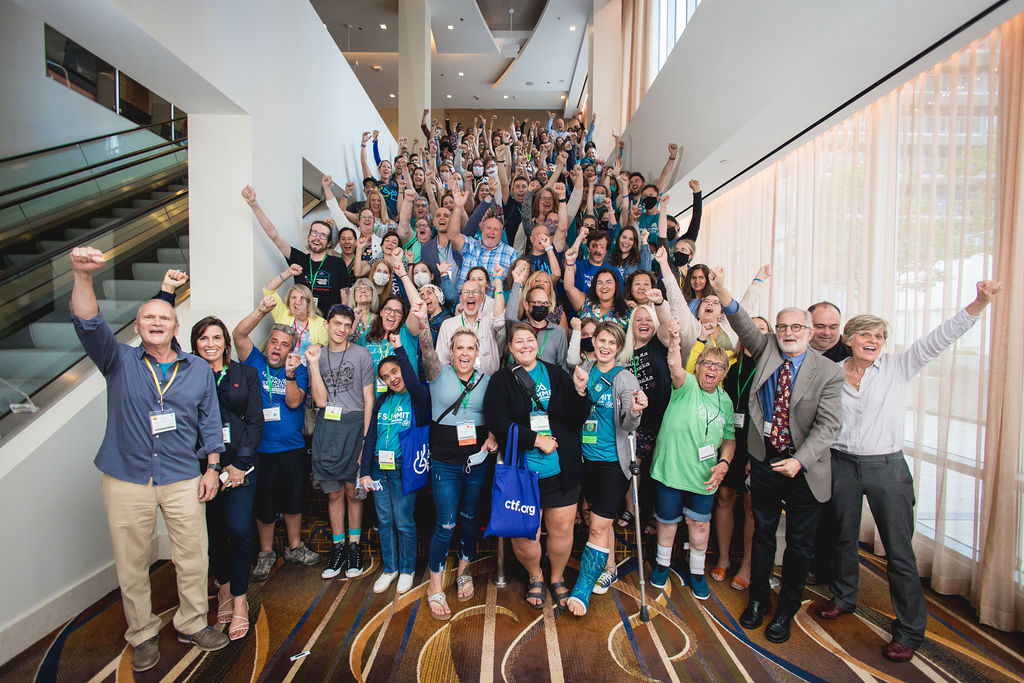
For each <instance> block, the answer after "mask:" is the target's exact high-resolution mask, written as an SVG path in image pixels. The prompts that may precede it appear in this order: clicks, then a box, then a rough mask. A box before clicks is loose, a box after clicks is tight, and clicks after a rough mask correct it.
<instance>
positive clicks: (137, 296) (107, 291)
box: [103, 277, 163, 305]
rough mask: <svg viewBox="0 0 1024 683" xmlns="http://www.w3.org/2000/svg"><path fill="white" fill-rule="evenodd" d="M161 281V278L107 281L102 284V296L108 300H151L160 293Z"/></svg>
mask: <svg viewBox="0 0 1024 683" xmlns="http://www.w3.org/2000/svg"><path fill="white" fill-rule="evenodd" d="M162 281H163V278H162V277H161V279H160V280H107V281H106V282H104V283H103V295H104V296H105V297H106V298H108V299H115V298H116V299H120V300H122V301H123V300H129V301H135V302H141V301H145V300H146V299H152V298H153V295H155V294H156V293H157V292H159V291H160V283H161V282H162ZM136 305H137V304H136Z"/></svg>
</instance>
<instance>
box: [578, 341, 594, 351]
mask: <svg viewBox="0 0 1024 683" xmlns="http://www.w3.org/2000/svg"><path fill="white" fill-rule="evenodd" d="M580 351H586V352H587V353H593V352H594V338H593V337H586V338H584V339H580Z"/></svg>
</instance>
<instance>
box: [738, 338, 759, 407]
mask: <svg viewBox="0 0 1024 683" xmlns="http://www.w3.org/2000/svg"><path fill="white" fill-rule="evenodd" d="M745 355H747V354H745V353H743V351H740V366H739V367H738V368H737V369H736V386H737V388H738V389H739V391H737V392H736V402H735V403H733V407H734V409H735V410H739V409H740V396H742V395H743V392H744V391H745V390H746V388H747V387H748V386H750V382H751V380H753V379H754V371H753V370H751V371H750V376H749V377H747V381H746V382H744V383H743V385H742V386H740V384H739V382H740V379H742V377H743V356H745Z"/></svg>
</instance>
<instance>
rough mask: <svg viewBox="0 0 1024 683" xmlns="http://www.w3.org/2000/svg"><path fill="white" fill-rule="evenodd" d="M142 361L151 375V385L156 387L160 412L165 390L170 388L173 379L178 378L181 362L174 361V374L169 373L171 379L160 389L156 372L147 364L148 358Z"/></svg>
mask: <svg viewBox="0 0 1024 683" xmlns="http://www.w3.org/2000/svg"><path fill="white" fill-rule="evenodd" d="M143 360H145V361H146V367H148V368H149V372H150V374H151V375H153V384H155V385H156V393H157V397H158V398H159V399H160V410H163V409H164V394H166V393H167V390H168V389H170V388H171V385H172V384H174V378H175V377H177V376H178V364H179V363H180V362H181V361H174V372H173V373H171V379H170V380H169V381H168V382H167V384H165V385H164V386H163V388H161V387H160V380H158V379H157V378H156V370H154V369H153V364H152V363H150V362H149V357H148V356H146V357H145V358H143Z"/></svg>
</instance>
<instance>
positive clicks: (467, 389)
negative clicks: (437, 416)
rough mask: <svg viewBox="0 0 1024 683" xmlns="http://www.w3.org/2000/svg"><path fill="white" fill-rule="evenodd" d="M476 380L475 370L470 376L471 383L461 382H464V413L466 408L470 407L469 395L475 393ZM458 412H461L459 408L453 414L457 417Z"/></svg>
mask: <svg viewBox="0 0 1024 683" xmlns="http://www.w3.org/2000/svg"><path fill="white" fill-rule="evenodd" d="M456 378H458V375H456ZM475 379H476V370H474V371H473V374H472V375H470V376H469V381H468V382H463V381H462V380H461V379H460V380H459V382H462V410H463V412H465V410H466V406H468V405H469V395H470V393H471V392H472V391H473V387H474V386H476V385H475V384H474V380H475ZM458 412H459V410H458V408H456V409H455V412H454V413H452V414H453V415H455V414H457V413H458Z"/></svg>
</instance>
